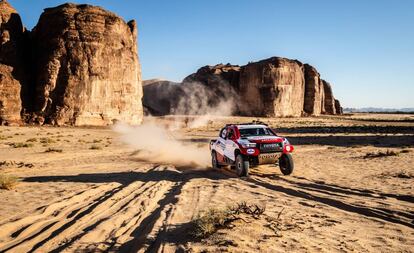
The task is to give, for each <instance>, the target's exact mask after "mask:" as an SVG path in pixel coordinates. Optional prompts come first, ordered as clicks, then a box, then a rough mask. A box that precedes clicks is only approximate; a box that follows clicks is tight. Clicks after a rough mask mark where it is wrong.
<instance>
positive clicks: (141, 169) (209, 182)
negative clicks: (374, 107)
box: [0, 114, 414, 252]
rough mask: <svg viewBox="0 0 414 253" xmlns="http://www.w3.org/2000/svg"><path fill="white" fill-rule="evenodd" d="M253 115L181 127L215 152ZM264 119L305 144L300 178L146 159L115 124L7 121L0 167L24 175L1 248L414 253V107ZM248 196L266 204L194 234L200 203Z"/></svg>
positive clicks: (0, 215) (0, 226)
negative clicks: (219, 140)
mask: <svg viewBox="0 0 414 253" xmlns="http://www.w3.org/2000/svg"><path fill="white" fill-rule="evenodd" d="M156 120H157V121H158V122H160V123H162V122H168V121H175V120H181V118H180V117H165V118H157V119H156ZM250 120H252V118H241V117H220V118H216V119H214V120H213V121H211V122H209V124H208V126H203V127H199V128H195V129H194V128H193V129H190V128H183V129H181V130H177V133H180V134H181V136H184V137H183V139H182V140H181V141H182V142H183V143H188V144H189V145H197V146H198V147H204V148H205V155H206V156H207V157H208V156H209V150H208V141H209V139H211V138H214V137H215V136H216V135H217V134H218V130H219V129H220V127H222V126H223V124H224V123H230V122H246V121H250ZM263 120H264V121H265V122H267V123H269V124H270V126H272V127H273V128H275V129H276V131H277V132H278V133H280V134H281V135H284V136H286V137H288V139H289V140H290V141H291V143H292V144H294V145H295V152H294V161H295V170H294V172H293V174H292V175H290V176H283V175H282V174H281V173H280V171H279V169H278V168H277V167H275V166H261V167H258V168H254V169H252V171H251V175H250V177H248V178H237V177H236V176H235V175H234V174H233V173H232V172H231V171H230V170H229V169H224V170H221V171H213V170H212V169H209V168H207V167H206V168H197V169H195V168H192V167H191V166H179V167H177V166H174V165H172V164H168V163H165V164H164V163H155V162H151V161H147V160H145V159H142V157H141V158H139V159H137V157H135V153H136V152H135V151H136V150H135V149H134V148H132V147H129V146H127V145H125V144H123V143H122V142H121V141H120V139H119V134H118V133H116V132H114V131H113V130H111V129H109V128H67V127H0V173H2V174H7V175H15V176H17V177H19V178H20V182H19V184H18V185H17V186H16V187H15V188H14V189H12V190H0V251H1V252H62V251H63V252H287V251H289V252H351V251H355V252H414V115H372V114H355V115H348V116H332V117H320V118H285V119H263ZM19 143H23V144H24V143H31V145H29V147H19V146H21V145H19ZM47 150H48V151H49V152H46V151H47ZM387 150H389V151H394V152H395V153H396V154H397V155H395V156H383V157H375V158H366V157H365V156H366V155H367V153H374V154H377V153H378V152H386V151H387ZM243 201H245V202H246V203H252V204H253V203H256V204H259V205H263V206H265V207H266V210H265V212H264V214H263V215H261V216H260V217H258V218H257V219H255V218H252V217H245V218H244V219H240V220H237V221H234V222H232V223H231V224H229V225H228V226H226V227H225V228H222V229H219V230H218V231H217V232H216V233H215V234H213V235H211V236H210V237H207V238H205V239H195V238H193V237H192V236H191V235H189V232H188V231H190V230H191V226H192V223H191V220H192V219H194V218H195V217H196V216H197V215H198V214H199V213H200V212H202V211H204V210H207V209H208V208H211V207H215V208H220V207H223V208H224V207H226V206H227V205H230V204H235V203H240V202H243Z"/></svg>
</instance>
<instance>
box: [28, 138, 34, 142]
mask: <svg viewBox="0 0 414 253" xmlns="http://www.w3.org/2000/svg"><path fill="white" fill-rule="evenodd" d="M36 141H37V138H30V139H27V140H26V142H36Z"/></svg>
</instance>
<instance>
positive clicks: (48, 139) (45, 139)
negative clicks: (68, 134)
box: [40, 137, 56, 144]
mask: <svg viewBox="0 0 414 253" xmlns="http://www.w3.org/2000/svg"><path fill="white" fill-rule="evenodd" d="M55 142H56V141H55V140H53V139H51V138H45V137H42V138H40V143H43V144H50V143H55Z"/></svg>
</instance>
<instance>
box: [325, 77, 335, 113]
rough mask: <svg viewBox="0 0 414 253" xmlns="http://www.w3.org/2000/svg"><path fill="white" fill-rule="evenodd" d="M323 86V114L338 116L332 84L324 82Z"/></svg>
mask: <svg viewBox="0 0 414 253" xmlns="http://www.w3.org/2000/svg"><path fill="white" fill-rule="evenodd" d="M322 85H323V94H324V99H323V107H324V110H322V112H323V113H324V114H336V110H335V98H334V96H333V92H332V87H331V84H329V83H328V82H327V81H325V80H322Z"/></svg>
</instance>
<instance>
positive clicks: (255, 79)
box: [240, 57, 305, 117]
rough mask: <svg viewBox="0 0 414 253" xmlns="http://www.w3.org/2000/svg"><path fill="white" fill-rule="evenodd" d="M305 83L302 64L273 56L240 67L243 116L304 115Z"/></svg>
mask: <svg viewBox="0 0 414 253" xmlns="http://www.w3.org/2000/svg"><path fill="white" fill-rule="evenodd" d="M304 88H305V80H304V76H303V65H302V63H300V62H298V61H295V60H289V59H286V58H279V57H272V58H269V59H266V60H262V61H259V62H254V63H249V64H247V65H246V66H243V67H242V68H241V73H240V97H241V98H242V101H243V104H244V106H243V107H242V110H243V114H246V115H252V116H270V117H284V116H301V115H302V111H303V99H304V98H303V94H304Z"/></svg>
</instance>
